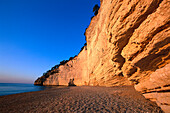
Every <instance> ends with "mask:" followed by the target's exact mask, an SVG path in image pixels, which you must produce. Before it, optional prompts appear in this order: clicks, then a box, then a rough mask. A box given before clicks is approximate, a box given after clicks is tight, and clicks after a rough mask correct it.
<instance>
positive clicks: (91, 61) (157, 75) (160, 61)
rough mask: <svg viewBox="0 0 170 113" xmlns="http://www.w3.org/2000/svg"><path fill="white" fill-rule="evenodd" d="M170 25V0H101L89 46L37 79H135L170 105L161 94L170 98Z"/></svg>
mask: <svg viewBox="0 0 170 113" xmlns="http://www.w3.org/2000/svg"><path fill="white" fill-rule="evenodd" d="M169 26H170V1H169V0H101V7H100V9H99V11H98V14H97V16H95V17H93V19H92V20H91V23H90V25H89V27H88V28H87V30H86V32H85V35H86V41H87V47H85V48H84V49H83V51H82V52H80V54H79V55H78V56H77V57H75V58H74V59H73V60H70V61H69V62H67V63H66V64H65V65H62V66H60V67H59V73H55V74H53V75H50V76H49V77H48V78H45V79H42V80H41V79H39V80H37V82H36V83H37V84H39V83H41V84H43V85H68V83H69V80H70V79H73V78H74V83H75V84H76V85H92V86H97V85H99V86H118V85H134V86H135V88H136V90H138V91H141V92H142V93H145V94H144V95H145V97H147V98H150V99H152V100H155V101H157V102H158V103H159V105H161V106H162V108H163V109H164V110H166V109H168V108H167V106H169V105H170V103H169V101H167V102H164V101H160V100H161V99H162V100H163V98H164V97H166V99H165V98H164V99H165V100H167V98H168V99H169V86H170V85H169V83H170V82H169V80H170V74H169V71H168V70H169V65H170V28H169ZM164 75H166V76H164ZM161 91H162V93H160V92H161ZM153 92H154V93H153ZM158 92H159V93H158ZM165 92H166V93H165ZM149 93H150V94H149ZM158 94H159V96H155V95H158ZM160 98H161V99H160ZM169 100H170V99H169Z"/></svg>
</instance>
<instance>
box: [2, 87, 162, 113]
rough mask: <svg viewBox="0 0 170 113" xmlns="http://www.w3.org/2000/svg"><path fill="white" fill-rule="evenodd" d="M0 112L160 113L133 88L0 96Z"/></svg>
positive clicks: (158, 109)
mask: <svg viewBox="0 0 170 113" xmlns="http://www.w3.org/2000/svg"><path fill="white" fill-rule="evenodd" d="M0 111H1V113H7V112H13V113H14V112H17V113H21V112H54V113H59V112H108V113H111V112H113V113H114V112H115V113H118V112H129V113H130V112H148V113H151V112H159V113H163V111H162V110H161V108H160V107H158V106H157V105H156V103H154V102H151V101H149V100H147V99H145V98H144V97H143V96H142V94H140V93H139V92H137V91H135V89H134V87H132V86H116V87H98V86H97V87H92V86H77V87H62V88H55V87H53V88H49V89H45V90H41V91H35V92H26V93H19V94H13V95H5V96H0Z"/></svg>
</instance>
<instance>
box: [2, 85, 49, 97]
mask: <svg viewBox="0 0 170 113" xmlns="http://www.w3.org/2000/svg"><path fill="white" fill-rule="evenodd" d="M45 88H46V87H45V86H34V85H33V84H22V83H0V96H3V95H11V94H17V93H24V92H32V91H40V90H44V89H45Z"/></svg>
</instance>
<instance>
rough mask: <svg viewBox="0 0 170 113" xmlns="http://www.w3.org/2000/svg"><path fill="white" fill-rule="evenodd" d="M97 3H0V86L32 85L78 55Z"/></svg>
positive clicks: (72, 0) (84, 0)
mask: <svg viewBox="0 0 170 113" xmlns="http://www.w3.org/2000/svg"><path fill="white" fill-rule="evenodd" d="M95 4H100V0H0V83H2V82H11V83H33V82H34V81H35V80H36V79H37V78H38V77H40V76H41V75H42V73H43V72H45V71H47V70H49V69H50V68H51V67H52V66H54V65H56V64H58V63H59V62H60V61H62V60H67V59H69V57H72V56H75V55H77V54H78V53H79V51H80V49H81V47H82V46H83V45H84V43H85V36H84V31H85V29H86V28H87V27H88V25H89V24H90V20H91V17H92V16H93V15H94V14H93V6H94V5H95Z"/></svg>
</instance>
